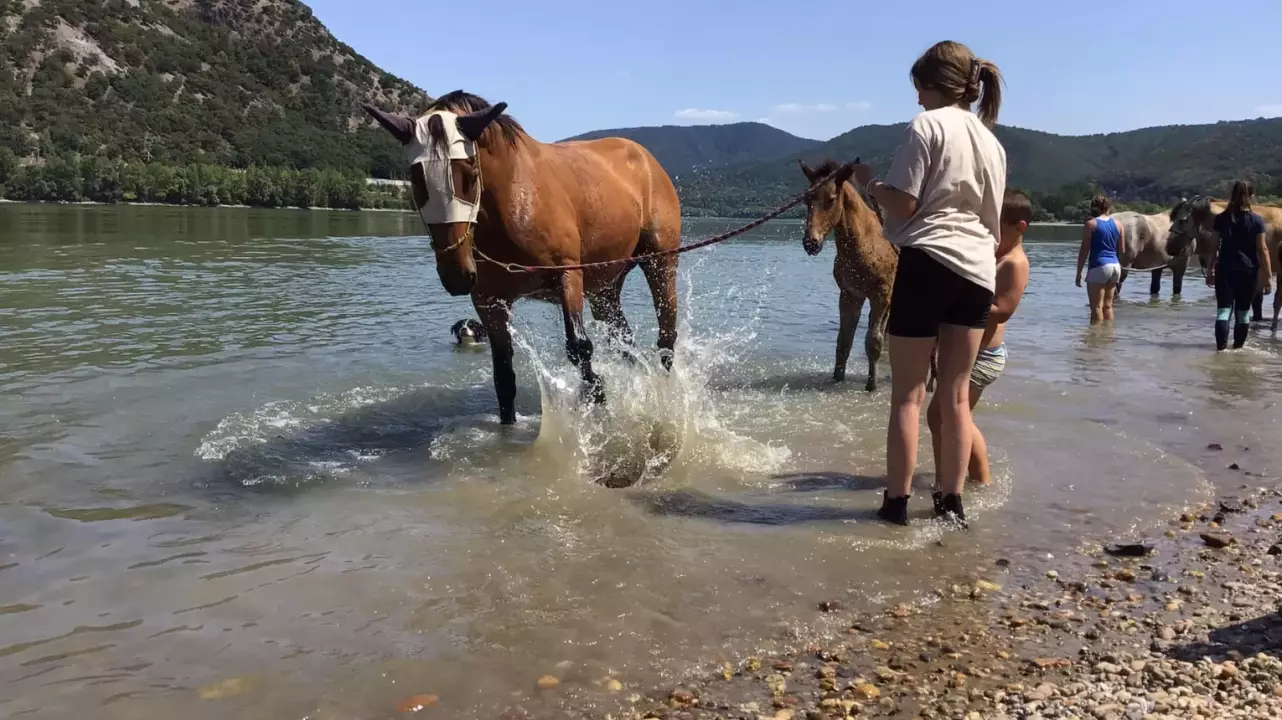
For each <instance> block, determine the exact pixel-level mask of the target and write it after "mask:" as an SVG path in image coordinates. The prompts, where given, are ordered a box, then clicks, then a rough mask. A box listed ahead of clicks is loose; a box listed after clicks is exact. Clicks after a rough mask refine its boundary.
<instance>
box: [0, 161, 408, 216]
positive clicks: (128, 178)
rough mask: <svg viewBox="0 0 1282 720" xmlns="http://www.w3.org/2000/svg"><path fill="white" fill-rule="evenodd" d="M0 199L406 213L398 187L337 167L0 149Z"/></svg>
mask: <svg viewBox="0 0 1282 720" xmlns="http://www.w3.org/2000/svg"><path fill="white" fill-rule="evenodd" d="M0 197H4V198H5V199H8V200H15V201H26V202H98V203H109V204H111V203H134V202H139V203H162V204H171V205H205V206H215V205H248V206H251V207H264V208H279V207H299V208H334V209H343V210H357V209H361V208H369V209H378V208H407V207H408V204H407V199H406V194H405V190H404V189H403V188H401V187H398V186H389V185H368V184H367V183H366V181H365V177H364V176H363V175H359V174H354V173H350V172H347V173H345V172H342V171H339V170H321V169H316V168H312V169H307V170H293V169H287V168H262V167H257V166H250V167H248V168H245V169H236V168H228V167H224V166H220V165H208V164H187V165H168V164H163V163H142V162H125V161H123V160H117V159H109V158H102V157H98V156H83V157H80V156H68V155H63V156H55V157H53V158H49V159H48V160H46V161H45V162H43V163H40V164H23V163H20V162H19V161H18V158H17V157H16V156H15V155H14V154H13V153H12V152H11V151H9V150H7V149H5V148H0Z"/></svg>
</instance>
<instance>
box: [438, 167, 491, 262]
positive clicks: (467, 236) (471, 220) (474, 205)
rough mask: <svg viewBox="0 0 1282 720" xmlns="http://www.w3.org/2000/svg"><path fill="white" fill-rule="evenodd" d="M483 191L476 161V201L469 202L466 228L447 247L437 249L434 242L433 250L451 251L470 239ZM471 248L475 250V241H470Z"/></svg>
mask: <svg viewBox="0 0 1282 720" xmlns="http://www.w3.org/2000/svg"><path fill="white" fill-rule="evenodd" d="M483 192H485V180H484V178H483V177H482V176H481V163H480V162H477V163H476V202H474V203H471V205H472V210H471V212H470V213H469V217H468V219H467V229H466V230H464V231H463V234H462V235H461V236H459V239H458V240H455V241H454V242H452V243H450V244H449V246H448V247H445V248H442V249H440V250H437V249H436V246H435V244H433V246H432V249H433V250H435V251H436V252H438V253H448V252H453V251H455V250H457V249H459V247H461V246H462V245H463V243H465V242H467V241H468V240H471V239H472V237H473V235H474V234H475V229H476V219H477V218H478V217H479V216H480V214H481V193H483ZM472 249H473V250H474V251H475V249H476V243H472Z"/></svg>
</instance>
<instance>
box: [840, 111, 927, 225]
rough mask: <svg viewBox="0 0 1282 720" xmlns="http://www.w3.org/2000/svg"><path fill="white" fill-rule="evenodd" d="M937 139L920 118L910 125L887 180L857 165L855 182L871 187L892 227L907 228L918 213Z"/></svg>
mask: <svg viewBox="0 0 1282 720" xmlns="http://www.w3.org/2000/svg"><path fill="white" fill-rule="evenodd" d="M931 137H933V135H932V132H931V130H930V128H929V127H928V126H927V125H926V124H925V123H924V122H923V121H922V120H921V118H920V116H919V117H918V118H917V119H914V120H913V122H912V123H911V124H909V126H908V132H907V135H906V137H905V138H904V142H903V143H902V144H901V145H900V146H899V148H898V149H897V150H895V159H894V161H893V162H892V163H891V165H890V171H889V172H888V173H886V181H885V182H882V181H880V180H874V179H873V176H872V168H870V167H868V166H867V165H856V166H855V179H856V180H857V181H858V182H859V184H860V185H863V186H865V187H867V188H868V194H869V195H871V196H872V197H873V198H874V199H875V200H876V201H877V203H878V204H880V205H881V208H882V211H883V212H884V213H885V216H886V218H887V219H889V220H890V221H891V225H892V226H899V225H903V224H904V223H906V222H908V220H909V218H911V217H912V216H913V215H914V214H915V213H916V212H917V204H918V199H919V198H920V197H921V191H922V186H923V185H924V184H925V182H926V175H927V174H928V173H929V171H930V155H931V153H930V147H931V140H930V138H931Z"/></svg>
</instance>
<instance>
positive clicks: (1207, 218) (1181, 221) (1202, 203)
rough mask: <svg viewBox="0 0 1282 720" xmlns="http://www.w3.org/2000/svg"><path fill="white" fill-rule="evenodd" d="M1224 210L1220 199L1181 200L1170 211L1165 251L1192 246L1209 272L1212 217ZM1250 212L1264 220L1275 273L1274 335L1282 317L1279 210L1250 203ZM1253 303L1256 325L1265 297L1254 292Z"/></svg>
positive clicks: (1281, 209) (1281, 215)
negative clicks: (1169, 233)
mask: <svg viewBox="0 0 1282 720" xmlns="http://www.w3.org/2000/svg"><path fill="white" fill-rule="evenodd" d="M1226 209H1228V203H1226V202H1224V201H1223V200H1213V199H1211V198H1208V197H1201V196H1194V197H1193V198H1191V199H1187V200H1181V201H1180V203H1179V204H1178V205H1176V206H1175V209H1173V210H1171V235H1170V238H1169V240H1168V241H1167V252H1177V253H1178V252H1183V251H1185V250H1187V249H1188V248H1189V246H1193V248H1194V252H1196V253H1197V259H1198V262H1199V263H1201V265H1202V269H1203V270H1207V269H1209V268H1208V267H1207V266H1208V264H1209V263H1210V261H1211V256H1212V255H1214V254H1215V250H1216V237H1215V231H1214V230H1213V229H1212V225H1213V223H1214V222H1215V216H1216V215H1219V214H1220V213H1222V212H1224V211H1225V210H1226ZM1251 211H1252V212H1254V213H1256V214H1258V215H1259V216H1260V217H1262V218H1264V228H1265V239H1266V240H1267V241H1268V246H1269V259H1270V260H1272V261H1273V272H1274V273H1275V274H1276V277H1275V278H1274V283H1273V284H1274V288H1273V323H1272V330H1273V332H1277V330H1278V315H1279V314H1282V288H1279V287H1277V284H1278V283H1279V282H1282V207H1277V206H1275V205H1260V204H1252V205H1251ZM1252 304H1253V306H1254V307H1253V308H1252V310H1253V313H1252V315H1253V317H1252V319H1253V320H1255V321H1256V322H1259V321H1260V320H1263V319H1264V312H1263V311H1264V308H1263V305H1264V295H1263V294H1262V293H1257V294H1256V296H1255V302H1254V303H1252Z"/></svg>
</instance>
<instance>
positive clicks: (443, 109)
mask: <svg viewBox="0 0 1282 720" xmlns="http://www.w3.org/2000/svg"><path fill="white" fill-rule="evenodd" d="M506 107H507V104H506V103H499V104H498V105H490V104H489V103H488V102H486V101H485V100H484V99H482V98H480V97H477V96H475V95H471V94H468V93H465V92H463V91H462V90H456V91H454V92H451V93H449V94H448V95H444V96H442V97H441V98H439V99H437V100H436V101H435V102H433V103H432V104H431V105H430V106H429V107H428V109H427V112H426V113H425V114H424V115H423V116H422V117H420V118H417V119H415V118H410V117H403V116H397V115H391V114H389V113H386V112H383V111H382V110H379V109H377V108H374V107H371V106H369V105H365V110H366V111H367V112H368V113H369V114H370V115H372V116H373V117H374V119H375V120H377V121H378V122H379V124H380V125H382V126H383V127H384V128H386V129H387V130H388V132H390V133H391V134H392V135H393V136H394V137H395V138H396V139H397V140H399V141H400V142H401V144H402V145H404V146H405V150H406V155H407V159H408V161H409V165H410V184H411V186H412V190H413V196H414V206H415V208H416V209H417V210H418V212H419V215H420V216H421V217H422V218H423V222H424V224H425V225H426V226H427V231H428V233H429V234H430V235H431V238H432V250H433V251H434V253H435V255H436V272H437V275H438V276H439V277H440V279H441V285H443V286H444V287H445V289H446V291H448V292H449V293H450V294H451V295H468V294H470V295H471V296H472V304H473V305H474V306H475V307H476V312H477V314H478V315H479V316H480V319H481V322H482V323H483V324H484V325H485V330H486V332H487V334H488V335H489V339H490V351H491V353H492V355H493V360H494V389H495V391H496V393H497V395H498V400H499V417H500V420H501V422H502V423H503V424H505V425H507V424H512V423H514V422H516V407H515V400H516V373H515V371H514V370H513V368H512V357H513V351H512V335H511V329H510V327H509V323H510V321H511V312H512V305H513V303H514V302H515V301H516V300H517V298H522V297H530V298H535V299H538V300H545V301H549V302H554V303H558V304H560V305H561V311H562V318H563V320H564V322H565V346H566V352H567V354H568V355H569V358H570V361H571V362H573V363H574V364H575V365H576V366H577V367H578V368H579V373H580V375H581V376H582V378H583V390H584V394H585V395H586V396H587V397H589V398H591V399H592V400H594V401H596V402H604V400H605V392H604V390H603V388H602V387H601V383H600V379H599V378H598V377H597V375H596V373H595V372H593V370H592V353H593V346H592V341H591V339H589V338H588V335H587V333H586V332H585V331H584V327H583V301H584V298H585V297H586V299H587V301H588V303H589V304H590V305H591V308H592V315H593V317H595V318H596V319H597V320H599V321H601V322H604V323H605V324H606V325H607V327H609V328H610V332H611V335H612V336H613V338H614V339H616V340H618V341H620V342H621V343H623V344H624V345H625V346H629V347H630V346H631V345H632V343H633V335H632V329H631V328H630V327H629V326H628V321H627V319H626V318H625V317H624V315H623V307H622V305H621V303H620V293H621V292H622V291H623V281H624V279H625V278H626V277H627V274H628V272H629V271H630V270H631V269H632V268H633V267H634V266H635V265H637V264H638V263H637V262H631V261H629V260H628V259H629V258H632V257H635V256H637V255H642V254H646V253H653V252H658V251H667V250H672V249H674V248H676V247H677V246H678V244H679V243H680V242H681V207H680V203H679V201H678V199H677V191H676V188H675V187H673V185H672V181H671V180H669V179H668V174H667V172H665V171H664V169H663V168H662V167H660V165H659V163H658V161H656V160H655V159H654V157H653V156H652V155H651V154H650V153H649V152H647V151H646V150H645V148H643V147H641V146H640V145H638V144H636V143H635V142H632V141H630V140H624V139H622V138H603V139H600V140H590V141H586V142H564V143H551V144H547V143H541V142H538V141H537V140H534V139H533V138H531V137H530V136H529V135H527V134H526V132H525V130H524V129H523V128H522V127H521V125H520V124H519V123H517V121H516V120H515V119H513V118H512V117H510V116H508V115H505V114H503V110H504V109H505V108H506ZM606 261H622V262H617V263H616V264H612V265H607V266H604V267H595V268H587V269H571V270H541V271H537V272H525V271H516V272H509V270H508V269H506V268H505V266H503V265H500V264H498V263H514V264H519V265H526V266H565V265H578V264H584V263H597V262H606ZM639 264H640V265H641V270H642V272H644V273H645V278H646V281H647V282H648V283H649V285H650V292H651V293H652V294H653V296H654V307H655V312H656V313H657V314H658V318H659V342H658V345H659V349H660V353H661V360H662V363H663V366H664V367H665V368H667V369H671V367H672V351H673V347H674V346H675V345H676V340H677V287H676V270H677V256H676V255H675V254H668V255H663V256H661V257H658V258H652V259H648V260H644V261H641V262H640V263H639Z"/></svg>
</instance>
